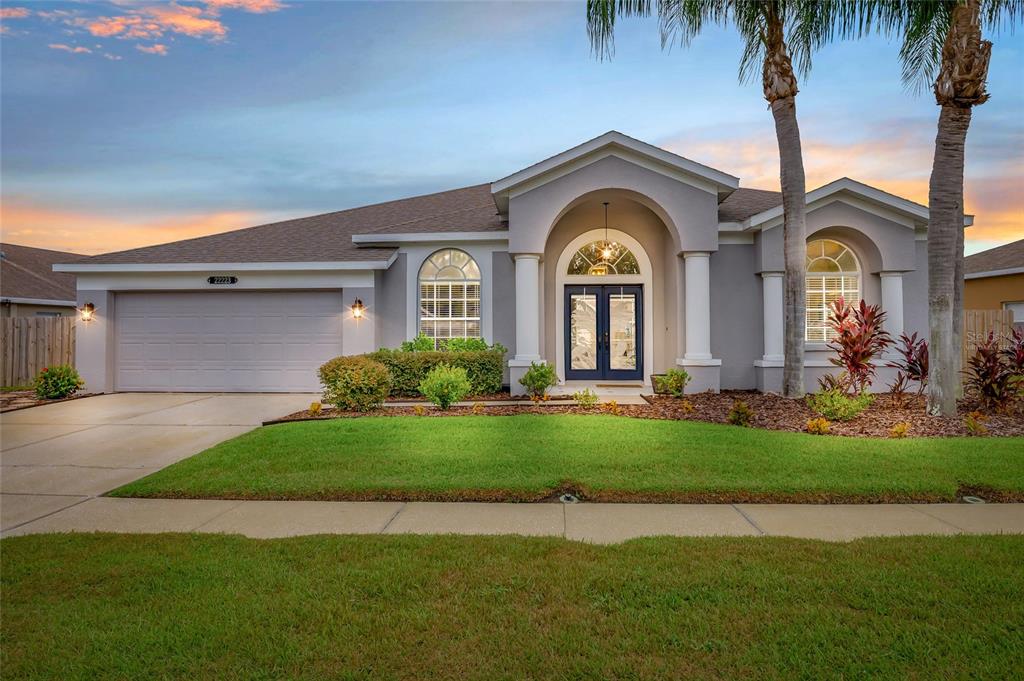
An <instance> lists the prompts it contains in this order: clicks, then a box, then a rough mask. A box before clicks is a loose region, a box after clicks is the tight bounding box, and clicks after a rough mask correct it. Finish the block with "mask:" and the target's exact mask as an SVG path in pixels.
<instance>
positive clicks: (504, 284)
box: [487, 251, 516, 357]
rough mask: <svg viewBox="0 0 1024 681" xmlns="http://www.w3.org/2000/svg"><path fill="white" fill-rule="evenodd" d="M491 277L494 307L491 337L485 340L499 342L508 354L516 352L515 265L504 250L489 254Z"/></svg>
mask: <svg viewBox="0 0 1024 681" xmlns="http://www.w3.org/2000/svg"><path fill="white" fill-rule="evenodd" d="M491 262H492V270H491V272H492V274H491V276H492V277H493V286H492V290H493V293H494V294H493V296H492V297H491V302H492V305H493V309H494V321H493V335H494V337H493V338H488V339H487V340H488V341H490V342H492V343H501V344H502V345H504V346H505V347H506V348H508V353H509V354H508V356H509V357H514V356H515V354H516V267H515V263H514V262H513V261H512V257H511V256H510V255H509V254H508V253H506V252H500V251H495V252H494V253H492V254H491Z"/></svg>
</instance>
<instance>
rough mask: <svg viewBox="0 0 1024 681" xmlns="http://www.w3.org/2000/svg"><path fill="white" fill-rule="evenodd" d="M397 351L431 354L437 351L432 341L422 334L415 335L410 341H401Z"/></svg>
mask: <svg viewBox="0 0 1024 681" xmlns="http://www.w3.org/2000/svg"><path fill="white" fill-rule="evenodd" d="M399 349H400V350H401V351H402V352H433V351H434V350H437V348H436V347H435V346H434V339H433V338H430V337H429V336H425V335H423V334H422V333H419V334H416V337H415V338H413V339H412V340H408V341H402V345H401V346H400V347H399Z"/></svg>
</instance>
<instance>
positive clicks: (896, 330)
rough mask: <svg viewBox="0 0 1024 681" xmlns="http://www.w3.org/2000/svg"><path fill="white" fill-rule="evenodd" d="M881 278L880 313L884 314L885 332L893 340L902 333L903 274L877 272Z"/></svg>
mask: <svg viewBox="0 0 1024 681" xmlns="http://www.w3.org/2000/svg"><path fill="white" fill-rule="evenodd" d="M878 276H880V277H881V278H882V311H883V312H885V324H884V325H883V326H884V328H885V330H886V331H888V332H889V335H890V336H892V339H893V340H898V339H899V337H900V334H901V333H903V273H902V272H879V273H878Z"/></svg>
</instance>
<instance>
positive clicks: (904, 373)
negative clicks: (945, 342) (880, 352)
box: [886, 331, 928, 401]
mask: <svg viewBox="0 0 1024 681" xmlns="http://www.w3.org/2000/svg"><path fill="white" fill-rule="evenodd" d="M896 352H897V353H899V355H900V358H899V359H898V360H896V361H894V362H889V363H888V364H887V365H886V366H888V367H890V368H893V369H898V370H899V371H898V372H897V373H896V380H895V381H894V382H893V384H892V385H891V386H890V387H889V392H891V393H893V394H894V395H895V394H897V393H898V394H900V397H901V398H902V393H904V392H906V388H907V387H908V386H909V384H910V383H916V384H917V394H918V395H920V394H921V393H923V392H924V389H925V388H926V387H928V341H926V340H925V339H924V338H921V339H918V337H917V332H916V331H915V332H914V333H913V334H912V335H910V336H908V335H907V334H905V333H903V334H900V340H899V343H897V344H896ZM901 401H902V400H901Z"/></svg>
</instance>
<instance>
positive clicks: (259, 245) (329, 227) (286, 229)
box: [78, 184, 507, 264]
mask: <svg viewBox="0 0 1024 681" xmlns="http://www.w3.org/2000/svg"><path fill="white" fill-rule="evenodd" d="M506 228H507V225H506V224H505V223H503V222H502V221H501V218H500V217H499V216H498V211H497V208H496V207H495V205H494V199H493V198H492V197H491V191H490V185H489V184H479V185H474V186H472V187H463V188H461V189H452V190H450V191H445V192H438V193H436V194H427V195H425V196H414V197H412V198H408V199H399V200H397V201H387V202H385V203H377V204H374V205H371V206H363V207H360V208H351V209H349V210H342V211H337V212H334V213H324V214H323V215H314V216H312V217H308V218H297V219H294V220H285V221H282V222H274V223H271V224H267V225H259V226H257V227H248V228H245V229H239V230H235V231H232V232H224V233H222V234H212V235H210V236H203V237H198V238H195V239H186V240H184V241H175V242H173V243H169V244H161V245H158V246H146V247H144V248H133V249H131V250H128V251H118V252H116V253H106V254H104V255H97V256H94V257H91V258H87V259H85V260H78V262H79V263H88V264H107V263H111V264H119V263H161V264H162V263H228V262H232V263H238V262H346V261H347V262H351V261H363V260H385V259H387V258H389V257H390V256H391V254H392V253H393V252H394V251H395V249H394V248H379V247H359V246H357V245H356V244H354V243H352V235H353V234H403V233H431V232H490V231H500V230H504V229H506Z"/></svg>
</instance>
